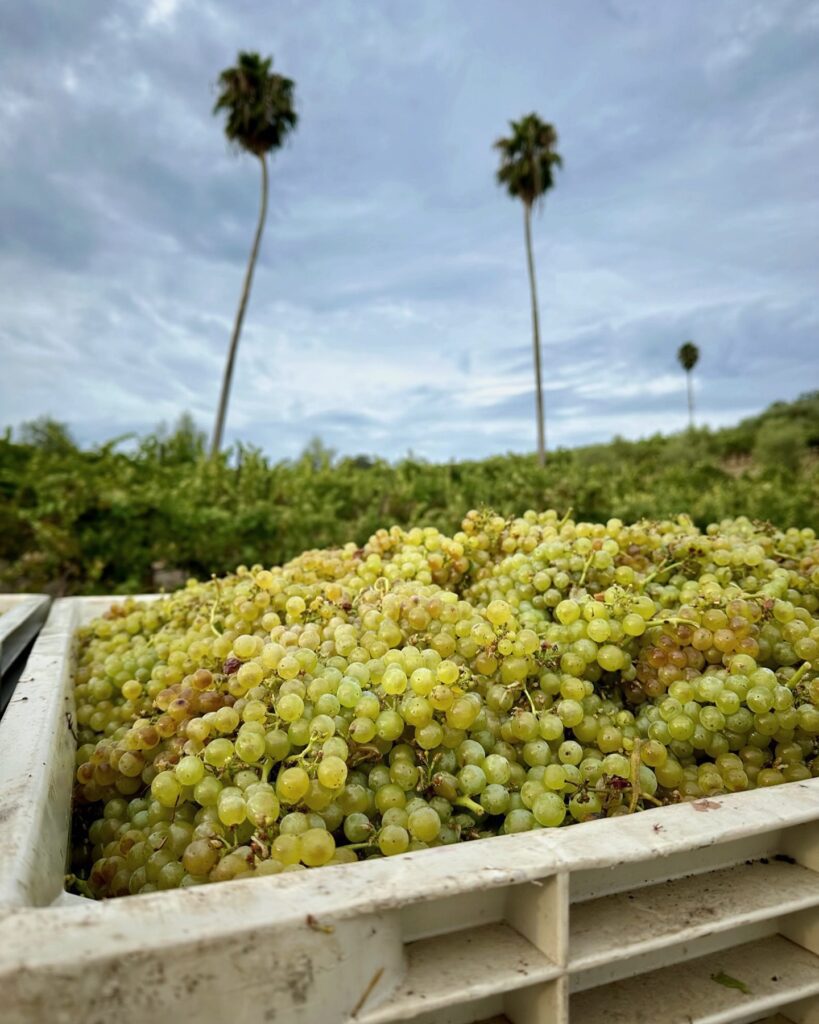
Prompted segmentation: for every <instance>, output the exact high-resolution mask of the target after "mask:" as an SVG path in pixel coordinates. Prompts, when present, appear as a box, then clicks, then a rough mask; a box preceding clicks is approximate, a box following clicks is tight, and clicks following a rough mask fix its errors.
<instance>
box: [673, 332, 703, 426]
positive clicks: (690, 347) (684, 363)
mask: <svg viewBox="0 0 819 1024" xmlns="http://www.w3.org/2000/svg"><path fill="white" fill-rule="evenodd" d="M699 358H700V350H699V349H698V348H697V346H696V345H695V344H694V342H693V341H686V343H685V344H684V345H680V347H679V349H678V351H677V359H678V360H679V361H680V366H681V367H682V368H683V369H684V370H685V380H686V383H687V385H688V429H689V430H693V429H694V392H693V391H692V390H691V371H692V370H693V369H694V367H695V366H696V365H697V362H698V361H699Z"/></svg>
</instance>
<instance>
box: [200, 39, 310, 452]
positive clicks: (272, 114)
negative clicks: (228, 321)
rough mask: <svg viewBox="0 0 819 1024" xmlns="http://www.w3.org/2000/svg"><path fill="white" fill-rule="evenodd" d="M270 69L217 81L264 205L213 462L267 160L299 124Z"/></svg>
mask: <svg viewBox="0 0 819 1024" xmlns="http://www.w3.org/2000/svg"><path fill="white" fill-rule="evenodd" d="M272 64H273V58H272V57H267V58H266V59H264V60H263V59H262V58H261V57H260V56H259V54H258V53H240V54H239V58H238V61H237V64H236V66H235V67H232V68H225V70H224V71H223V72H222V73H221V75H219V98H218V99H217V101H216V105H215V106H214V108H213V112H214V114H218V113H220V112H221V111H223V110H224V111H226V113H227V121H226V122H225V135H227V137H228V139H229V141H230V142H232V143H233V144H234V145H236V146H237V147H238V148H239V149H243V150H245V152H247V153H252V154H253V156H255V157H258V158H259V162H260V164H261V167H262V202H261V209H260V210H259V223H258V225H257V226H256V235H255V237H254V239H253V248H252V249H251V250H250V259H249V260H248V264H247V271H246V272H245V283H244V287H243V288H242V297H241V300H240V302H239V309H238V311H237V313H236V322H235V324H234V325H233V335H232V337H231V339H230V348H229V349H228V357H227V363H226V364H225V373H224V377H223V378H222V392H221V395H220V396H219V409H218V412H217V413H216V423H215V425H214V428H213V439H212V441H211V447H210V451H211V456H213V455H216V454H217V453H218V452H219V450H220V449H221V447H222V434H223V432H224V427H225V417H226V415H227V404H228V397H229V395H230V383H231V380H232V378H233V364H234V362H235V361H236V350H237V348H238V347H239V335H240V333H241V331H242V321H243V320H244V316H245V308H246V307H247V300H248V297H249V295H250V286H251V283H252V282H253V268H254V267H255V265H256V257H257V256H258V255H259V243H260V242H261V240H262V231H263V229H264V222H265V217H266V216H267V191H268V181H267V154H268V153H269V152H271V151H272V150H276V149H279V148H280V147H281V145H282V144H283V142H284V140H285V138H286V136H287V135H288V134H289V133H290V132H291V131H292V130H293V129H294V128H295V127H296V123H297V121H298V115H297V114H296V112H295V110H294V109H293V82H292V81H291V80H290V79H289V78H284V77H283V76H282V75H278V74H275V73H274V72H272V71H271V70H270V69H271V66H272Z"/></svg>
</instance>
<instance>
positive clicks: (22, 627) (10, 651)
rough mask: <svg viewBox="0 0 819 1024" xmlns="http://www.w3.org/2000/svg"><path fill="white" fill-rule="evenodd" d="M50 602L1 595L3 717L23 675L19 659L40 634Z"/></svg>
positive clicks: (0, 698)
mask: <svg viewBox="0 0 819 1024" xmlns="http://www.w3.org/2000/svg"><path fill="white" fill-rule="evenodd" d="M50 603H51V598H49V597H46V596H44V595H42V594H0V715H2V714H3V711H4V710H5V708H6V705H7V704H8V702H9V699H10V697H11V693H12V691H13V689H14V686H15V684H16V682H17V677H18V676H19V674H20V672H19V669H20V666H19V664H18V659H20V657H21V655H22V654H23V653H24V652H25V650H26V648H27V647H28V646H29V644H30V643H31V641H32V640H33V639H34V638H35V637H36V636H37V633H38V632H39V631H40V629H41V627H42V625H43V623H44V622H45V620H46V616H47V615H48V606H49V604H50Z"/></svg>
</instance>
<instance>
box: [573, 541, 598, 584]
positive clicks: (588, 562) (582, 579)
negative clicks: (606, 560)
mask: <svg viewBox="0 0 819 1024" xmlns="http://www.w3.org/2000/svg"><path fill="white" fill-rule="evenodd" d="M595 554H596V552H595V550H594V548H592V550H591V551H590V552H589V557H588V558H587V559H586V561H585V563H584V565H583V572H581V573H580V579H579V580H578V581H577V585H578V587H582V586H583V584H584V582H585V580H586V573H587V572H588V571H589V569H590V567H591V564H592V559H593V558H594V556H595Z"/></svg>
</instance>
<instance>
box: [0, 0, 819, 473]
mask: <svg viewBox="0 0 819 1024" xmlns="http://www.w3.org/2000/svg"><path fill="white" fill-rule="evenodd" d="M240 48H255V49H259V50H261V51H263V52H264V53H272V54H273V55H274V65H275V68H276V69H277V70H279V71H281V72H282V73H284V74H286V75H288V76H290V77H291V78H293V79H295V81H296V102H297V108H298V111H299V114H300V123H299V127H298V130H297V132H296V133H295V134H294V136H293V137H292V140H291V141H290V142H289V144H288V145H287V146H286V148H285V149H284V150H283V151H281V152H280V153H279V154H278V155H277V156H276V157H275V159H274V161H273V164H272V168H271V202H270V215H269V218H268V222H267V228H266V233H265V238H264V242H263V248H262V253H261V257H260V262H259V265H258V267H257V271H256V279H255V283H254V290H253V294H252V298H251V302H250V306H249V310H248V314H247V317H246V320H245V330H244V333H243V336H242V342H241V347H240V351H239V357H238V363H237V368H236V374H235V379H234V389H233V393H232V397H231V404H230V410H229V416H228V429H227V439H228V441H230V440H234V439H239V438H240V439H242V440H244V441H247V442H253V443H255V444H258V445H260V446H261V447H263V448H264V449H265V450H266V451H267V452H268V453H269V454H270V455H271V456H273V457H289V456H292V455H294V454H296V453H297V452H298V451H299V450H301V448H303V447H304V445H305V444H306V442H307V441H308V440H309V439H310V438H311V437H313V436H315V435H319V436H321V438H322V439H323V440H324V441H325V443H327V444H328V445H330V446H331V447H333V448H336V449H337V450H339V451H341V452H345V453H357V452H367V453H376V454H381V455H386V456H389V457H398V456H400V455H402V454H404V453H406V452H407V451H408V450H411V451H413V452H415V453H416V454H419V455H423V456H425V457H428V458H431V459H447V458H450V457H474V456H482V455H486V454H489V453H492V452H502V451H507V450H515V451H526V450H531V449H532V448H533V446H534V411H533V410H534V393H533V377H532V353H531V328H530V319H529V317H530V314H529V298H528V284H527V279H526V267H525V255H524V246H523V225H522V212H521V209H520V204H518V203H515V202H513V201H512V200H510V199H509V198H508V197H506V196H505V195H504V193H503V192H502V191H501V190H500V189H499V188H497V186H496V185H495V183H494V171H495V167H496V155H495V153H494V152H493V150H492V148H491V144H492V142H493V140H494V139H495V138H496V137H497V136H498V135H500V134H503V133H504V132H505V130H506V126H507V122H508V120H509V119H510V118H513V117H515V118H516V117H519V116H521V115H522V114H524V113H527V112H529V111H531V110H535V111H537V112H538V113H539V114H540V115H541V116H542V117H543V118H544V119H546V120H549V121H552V122H553V123H554V125H555V126H556V128H557V130H558V134H559V137H560V145H559V148H560V151H561V153H562V155H563V158H564V162H565V166H564V170H563V171H562V172H560V174H559V176H558V181H557V185H556V188H555V189H554V190H553V192H551V193H550V194H549V196H548V198H547V200H546V203H545V206H544V208H543V210H542V212H541V213H540V215H539V216H538V217H537V219H536V222H535V225H534V233H535V255H536V261H537V269H538V279H539V289H540V308H541V322H542V331H543V347H544V386H545V396H546V408H547V433H548V438H549V442H550V444H552V445H562V446H569V445H576V444H583V443H586V442H590V441H596V440H605V439H607V438H609V437H611V436H612V435H613V434H615V433H619V434H622V435H624V436H628V437H638V436H642V435H646V434H650V433H653V432H655V431H657V430H661V431H664V432H668V431H673V430H677V429H680V428H681V427H682V426H683V425H684V423H685V417H686V406H685V382H684V375H683V373H682V371H681V370H680V369H679V367H678V365H677V363H676V360H675V352H676V349H677V347H678V346H679V344H680V343H681V342H683V341H685V340H686V339H688V338H692V339H694V340H695V341H696V342H697V344H698V345H699V346H700V349H701V352H702V356H701V363H700V366H699V367H698V369H697V373H696V393H697V406H698V415H699V418H700V420H701V421H704V422H708V423H710V424H713V425H719V424H723V423H729V422H733V421H735V420H737V419H739V418H741V417H742V416H744V415H747V414H751V413H753V412H755V411H757V410H759V409H761V408H762V407H764V406H765V405H767V404H768V403H769V402H771V401H775V400H777V399H789V398H794V397H796V395H798V394H799V393H801V392H803V391H806V390H808V389H809V388H811V387H816V386H817V384H819V344H818V343H817V328H819V299H817V269H816V268H817V266H819V187H818V186H817V182H818V181H819V179H817V174H816V167H817V165H819V107H818V106H817V104H816V96H817V95H819V60H817V54H819V3H817V2H808V0H802V2H787V0H764V2H752V0H721V2H720V3H716V4H715V3H713V2H711V0H690V2H687V3H682V2H679V0H674V2H669V3H665V4H657V3H653V2H650V0H640V2H636V0H584V2H583V3H571V4H568V3H565V2H562V0H532V2H529V0H517V2H515V3H509V2H508V0H475V2H472V3H466V2H465V0H434V2H423V0H413V3H411V4H397V3H388V2H375V0H311V2H309V3H307V2H296V0H276V2H273V3H268V4H259V3H257V2H251V0H111V2H110V3H106V4H100V3H97V2H92V0H71V3H63V2H60V0H49V2H45V0H25V2H23V0H11V2H10V3H9V2H8V0H7V2H6V3H4V4H3V5H2V6H0V310H2V315H0V365H1V366H2V372H0V424H10V425H17V424H19V423H21V422H23V421H25V420H28V419H32V418H34V417H36V416H39V415H43V414H48V415H51V416H54V417H56V418H58V419H60V420H63V421H66V422H68V423H69V424H70V425H71V426H72V428H73V430H74V432H75V434H76V435H77V436H78V437H79V438H81V439H82V440H83V441H85V442H92V441H100V440H103V439H105V438H108V437H111V436H113V435H115V434H119V433H122V432H124V431H129V430H139V431H142V430H146V429H149V428H150V427H152V426H154V425H155V424H156V423H158V422H159V421H160V420H164V421H173V420H174V419H175V418H176V417H177V416H178V415H179V414H180V413H182V412H183V411H185V410H188V411H190V412H192V413H193V415H194V417H195V418H196V420H197V422H198V423H199V424H200V425H201V426H202V427H205V428H207V429H210V426H211V423H212V418H213V414H214V410H215V405H216V401H217V395H218V388H219V383H220V379H221V373H222V367H223V361H224V356H225V352H226V348H227V343H228V339H229V335H230V330H231V326H232V321H233V316H234V313H235V307H236V303H237V300H238V295H239V290H240V287H241V281H242V276H243V273H244V267H245V261H246V258H247V253H248V250H249V247H250V243H251V240H252V232H253V229H254V225H255V218H256V213H257V203H258V190H259V180H258V167H257V165H256V164H255V162H254V161H253V160H252V158H250V157H247V156H237V155H235V154H234V153H233V152H231V151H230V150H229V149H228V147H227V144H226V142H225V140H224V136H223V134H222V129H221V125H220V123H219V121H218V120H217V119H216V118H214V117H213V116H212V115H211V108H212V105H213V101H214V82H215V80H216V77H217V75H218V72H219V70H220V69H221V68H223V67H224V66H226V65H228V64H230V63H231V62H232V61H233V60H234V59H235V55H236V52H237V51H238V50H239V49H240Z"/></svg>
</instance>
